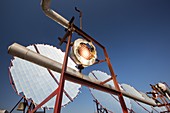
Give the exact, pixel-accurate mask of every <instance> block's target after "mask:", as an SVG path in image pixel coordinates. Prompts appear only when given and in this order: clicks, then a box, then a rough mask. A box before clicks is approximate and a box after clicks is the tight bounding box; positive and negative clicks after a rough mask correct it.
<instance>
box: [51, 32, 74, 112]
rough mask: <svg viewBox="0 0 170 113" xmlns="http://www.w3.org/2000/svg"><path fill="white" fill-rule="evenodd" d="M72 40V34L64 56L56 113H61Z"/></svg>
mask: <svg viewBox="0 0 170 113" xmlns="http://www.w3.org/2000/svg"><path fill="white" fill-rule="evenodd" d="M70 32H71V31H70ZM71 38H72V34H70V35H69V36H68V43H67V47H66V52H65V55H64V61H63V66H62V70H61V76H60V84H59V87H58V88H59V92H58V95H57V98H56V103H55V107H54V113H60V110H61V104H62V97H63V90H64V83H65V72H66V68H67V61H68V54H69V49H70V43H71Z"/></svg>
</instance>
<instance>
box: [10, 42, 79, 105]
mask: <svg viewBox="0 0 170 113" xmlns="http://www.w3.org/2000/svg"><path fill="white" fill-rule="evenodd" d="M27 48H28V49H30V50H32V51H35V52H37V53H39V54H41V55H44V56H46V57H48V58H50V59H53V60H55V61H57V62H59V63H61V64H62V63H63V59H64V55H65V53H64V52H62V51H61V50H60V49H57V48H56V47H53V46H49V45H43V44H36V45H31V46H28V47H27ZM67 66H68V67H70V68H72V69H74V70H76V71H78V70H77V68H76V67H75V66H76V64H75V63H74V62H73V61H72V60H71V58H70V57H68V63H67ZM9 73H10V80H11V81H12V82H11V83H12V84H11V85H12V86H13V88H14V90H15V91H16V93H17V94H18V95H21V94H22V95H24V96H25V97H26V98H27V99H31V100H33V102H34V103H35V104H40V103H41V102H42V101H43V100H44V99H45V98H47V97H48V96H49V95H50V94H51V93H52V92H53V91H54V90H56V89H57V88H58V86H59V81H60V75H61V74H60V73H58V72H55V71H52V70H49V69H46V68H44V67H41V66H39V65H36V64H34V63H31V62H28V61H26V60H23V59H20V58H17V57H14V60H12V61H11V66H10V68H9ZM52 76H53V77H54V78H55V79H54V78H53V77H52ZM80 87H81V85H79V84H75V83H73V82H69V81H67V80H66V81H65V86H64V92H63V100H62V106H65V105H66V104H68V103H69V102H71V101H73V100H74V98H75V97H77V95H78V94H79V92H80V90H79V89H80ZM55 100H56V96H54V97H53V98H52V99H50V100H49V101H48V102H47V103H46V104H44V105H43V106H42V107H47V108H54V105H55Z"/></svg>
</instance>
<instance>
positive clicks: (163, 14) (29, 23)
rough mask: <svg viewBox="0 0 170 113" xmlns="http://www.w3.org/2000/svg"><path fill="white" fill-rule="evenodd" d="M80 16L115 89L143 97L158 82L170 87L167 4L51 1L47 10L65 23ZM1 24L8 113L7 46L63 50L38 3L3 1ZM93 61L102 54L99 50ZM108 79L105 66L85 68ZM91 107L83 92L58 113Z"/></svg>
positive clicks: (151, 0) (161, 0)
mask: <svg viewBox="0 0 170 113" xmlns="http://www.w3.org/2000/svg"><path fill="white" fill-rule="evenodd" d="M75 6H76V7H78V8H80V9H81V10H82V11H83V30H84V31H85V32H86V33H88V34H89V35H90V36H92V37H94V38H95V39H96V40H97V41H99V42H100V43H101V44H102V45H104V46H105V47H106V49H107V52H108V54H109V57H110V60H111V63H112V65H113V68H114V70H115V73H116V74H117V75H118V77H117V79H118V81H119V82H120V83H127V84H130V85H132V86H133V87H135V88H136V89H138V90H139V91H142V92H147V91H150V90H151V88H150V86H149V84H156V83H158V82H160V81H162V82H166V83H167V84H168V85H170V75H169V73H170V44H169V43H170V7H169V6H170V1H169V0H140V1H139V0H138V1H136V0H107V1H99V0H93V1H90V0H87V1H86V0H79V1H78V0H69V1H68V0H62V1H61V0H60V1H59V0H52V8H53V9H54V10H57V11H58V12H59V13H60V14H61V15H62V16H64V17H65V18H66V19H68V20H70V19H71V17H72V16H75V21H74V22H75V24H76V25H77V26H79V18H78V13H77V12H76V11H75V10H74V7H75ZM0 13H1V19H0V20H1V21H0V42H1V44H0V69H1V70H0V75H1V79H0V84H1V85H0V99H1V101H0V109H7V110H9V111H10V109H12V107H13V106H14V105H15V104H16V102H17V101H18V100H19V99H20V97H19V96H18V95H17V94H16V93H15V92H14V90H13V89H12V87H11V85H10V83H9V77H8V67H9V65H10V60H11V58H12V57H11V56H10V55H9V54H7V48H8V46H9V45H10V44H12V43H14V42H17V43H20V44H22V45H24V46H28V45H30V44H35V43H45V44H50V45H53V46H57V47H58V48H62V49H63V50H64V46H62V47H60V46H59V45H58V43H59V41H58V39H57V38H58V37H59V36H60V37H62V36H63V35H64V33H65V31H64V28H63V27H62V26H60V25H58V24H57V23H55V22H54V21H53V20H51V19H49V18H48V17H46V16H45V15H44V13H43V12H42V9H41V7H40V0H15V1H14V0H13V1H10V0H2V1H1V7H0ZM98 56H99V57H101V56H102V52H101V50H100V49H98ZM93 69H98V70H101V71H104V72H107V73H108V69H107V68H106V66H103V65H100V66H96V67H91V68H90V67H88V68H87V69H85V70H84V71H83V72H84V73H85V74H88V73H89V72H90V71H92V70H93ZM94 106H95V105H94V103H93V101H92V97H91V95H90V93H89V92H88V89H87V88H83V89H82V93H81V94H80V95H79V96H78V98H77V99H76V100H75V101H74V102H73V103H71V104H70V105H68V106H67V107H66V108H64V109H63V113H68V112H69V113H80V112H81V113H87V112H88V113H92V112H94V109H95V108H94Z"/></svg>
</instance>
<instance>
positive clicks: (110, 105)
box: [89, 71, 131, 113]
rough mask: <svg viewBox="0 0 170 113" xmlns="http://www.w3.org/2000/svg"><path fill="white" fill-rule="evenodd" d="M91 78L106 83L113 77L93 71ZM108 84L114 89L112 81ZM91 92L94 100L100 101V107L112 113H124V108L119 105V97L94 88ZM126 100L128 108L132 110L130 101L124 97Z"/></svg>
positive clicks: (90, 74)
mask: <svg viewBox="0 0 170 113" xmlns="http://www.w3.org/2000/svg"><path fill="white" fill-rule="evenodd" d="M89 77H91V78H92V79H97V80H99V81H105V80H107V79H109V78H110V77H111V76H110V75H107V74H106V73H104V72H101V71H92V72H91V73H89ZM106 84H109V85H111V86H112V87H114V84H113V81H112V80H111V81H109V82H107V83H106ZM121 90H122V89H121ZM90 91H91V94H92V96H93V97H94V99H96V100H98V102H99V103H100V105H102V106H103V108H106V109H107V110H108V111H109V112H111V113H122V108H121V105H120V103H119V99H118V96H116V95H113V94H109V93H105V92H102V91H99V90H95V89H92V88H90ZM124 100H125V103H126V106H127V108H128V109H129V110H130V109H131V104H130V99H129V98H126V97H124Z"/></svg>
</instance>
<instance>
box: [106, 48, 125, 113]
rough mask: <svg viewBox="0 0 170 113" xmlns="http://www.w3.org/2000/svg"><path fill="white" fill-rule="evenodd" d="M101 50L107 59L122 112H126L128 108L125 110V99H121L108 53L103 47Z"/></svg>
mask: <svg viewBox="0 0 170 113" xmlns="http://www.w3.org/2000/svg"><path fill="white" fill-rule="evenodd" d="M103 51H104V54H105V57H106V61H107V64H108V67H109V70H110V73H111V76H112V79H113V82H114V85H115V88H116V90H117V91H119V92H120V94H119V95H118V97H119V100H120V104H121V107H122V110H123V113H128V110H127V107H126V104H125V101H124V99H123V95H122V93H121V91H120V87H119V85H118V82H117V80H116V75H115V73H114V70H113V68H112V64H111V63H110V59H109V56H108V54H107V51H106V49H105V48H104V49H103Z"/></svg>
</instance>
